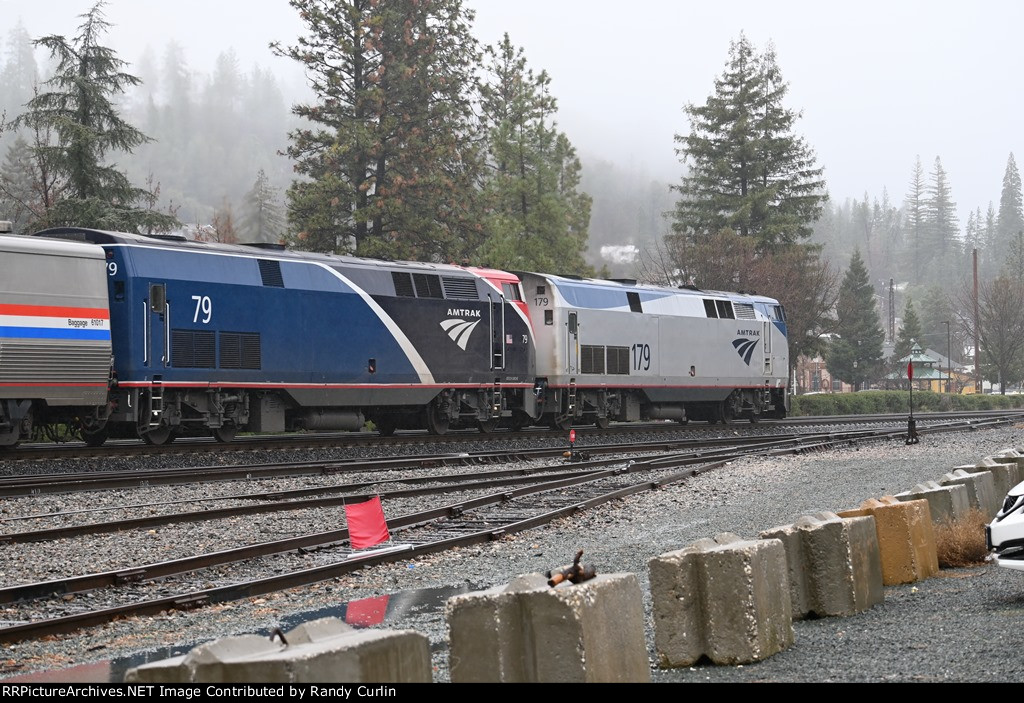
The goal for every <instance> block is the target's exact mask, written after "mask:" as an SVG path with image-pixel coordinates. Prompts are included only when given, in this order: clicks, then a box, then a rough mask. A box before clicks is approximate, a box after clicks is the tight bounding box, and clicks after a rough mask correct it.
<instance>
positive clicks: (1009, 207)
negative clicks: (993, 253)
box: [996, 153, 1024, 252]
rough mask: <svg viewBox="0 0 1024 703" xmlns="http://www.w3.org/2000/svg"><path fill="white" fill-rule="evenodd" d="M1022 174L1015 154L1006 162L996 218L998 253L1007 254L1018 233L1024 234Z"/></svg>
mask: <svg viewBox="0 0 1024 703" xmlns="http://www.w3.org/2000/svg"><path fill="white" fill-rule="evenodd" d="M1021 197H1022V196H1021V182H1020V172H1019V171H1018V170H1017V162H1016V161H1015V160H1014V158H1013V153H1011V154H1010V158H1009V159H1008V160H1007V162H1006V171H1005V172H1004V174H1003V190H1002V193H1000V195H999V214H998V215H997V216H996V242H997V246H998V251H1000V252H1005V251H1006V250H1007V247H1008V246H1009V245H1010V244H1011V243H1012V242H1013V241H1014V239H1015V238H1016V236H1017V233H1018V232H1024V202H1022V200H1021Z"/></svg>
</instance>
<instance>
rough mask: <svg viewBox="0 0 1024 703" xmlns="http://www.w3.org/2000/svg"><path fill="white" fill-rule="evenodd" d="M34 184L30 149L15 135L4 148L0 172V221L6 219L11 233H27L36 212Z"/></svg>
mask: <svg viewBox="0 0 1024 703" xmlns="http://www.w3.org/2000/svg"><path fill="white" fill-rule="evenodd" d="M37 181H38V178H37V176H36V172H35V167H34V164H33V160H32V149H31V148H30V147H29V144H28V142H27V141H25V139H24V137H22V136H21V135H18V136H17V138H16V139H15V140H14V143H13V144H11V146H10V147H8V149H7V154H6V156H5V157H4V164H3V170H2V171H0V219H3V220H10V221H11V223H12V224H13V226H14V231H15V232H23V231H25V230H27V229H28V228H29V223H30V222H31V221H32V219H33V213H34V212H35V211H37V210H38V209H39V197H38V194H37V191H36V184H37Z"/></svg>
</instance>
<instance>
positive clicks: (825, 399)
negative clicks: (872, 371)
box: [790, 391, 1024, 417]
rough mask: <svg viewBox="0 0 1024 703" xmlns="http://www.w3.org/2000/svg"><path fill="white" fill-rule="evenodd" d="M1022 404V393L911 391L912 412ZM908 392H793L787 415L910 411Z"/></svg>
mask: <svg viewBox="0 0 1024 703" xmlns="http://www.w3.org/2000/svg"><path fill="white" fill-rule="evenodd" d="M1020 407H1024V395H985V394H969V395H957V394H953V393H933V392H932V391H914V411H915V412H946V411H950V410H1002V409H1006V408H1020ZM909 412H910V393H909V392H908V391H862V392H860V393H819V394H815V395H796V396H793V397H792V399H791V404H790V415H792V416H794V417H799V416H802V415H865V414H870V413H909Z"/></svg>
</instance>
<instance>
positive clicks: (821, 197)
mask: <svg viewBox="0 0 1024 703" xmlns="http://www.w3.org/2000/svg"><path fill="white" fill-rule="evenodd" d="M787 90H788V87H787V85H786V83H785V82H784V81H783V80H782V74H781V71H780V69H779V66H778V63H777V61H776V57H775V52H774V50H773V49H772V48H771V47H769V48H768V50H767V51H765V52H764V53H763V54H760V55H758V54H757V53H756V52H755V50H754V47H753V46H752V45H751V43H750V42H749V41H748V40H747V38H746V37H745V36H744V35H742V34H741V35H740V38H739V40H738V41H734V42H732V43H731V45H730V48H729V59H728V61H727V63H726V66H725V70H724V72H723V73H722V75H721V76H719V77H718V78H716V80H715V92H714V93H713V94H712V95H711V96H709V97H708V99H707V101H706V102H705V103H704V105H699V106H698V105H694V104H689V105H687V106H686V108H685V111H686V113H687V115H688V116H689V118H690V126H691V131H690V133H689V134H688V135H686V136H681V135H678V134H677V135H676V143H677V144H679V147H678V148H677V149H676V153H677V154H678V155H679V156H680V157H681V161H682V162H683V163H684V164H685V165H686V166H687V167H688V173H687V175H686V176H685V177H684V178H683V180H682V183H681V185H679V186H675V187H674V188H675V190H677V191H678V192H679V194H680V196H681V197H680V199H679V200H678V202H677V204H676V209H675V212H674V216H673V220H674V221H673V230H674V231H675V232H676V233H677V234H679V235H682V236H685V237H695V238H699V237H707V236H709V235H713V234H715V233H716V232H718V231H720V230H722V229H724V228H730V229H732V230H734V231H736V232H738V233H739V234H741V235H743V236H749V237H753V238H754V240H755V241H756V242H757V248H758V251H759V252H760V251H771V250H773V249H774V248H776V247H778V246H781V245H785V244H791V243H794V242H798V241H800V240H802V239H805V238H807V237H808V236H809V235H810V234H811V224H812V223H813V222H814V221H815V220H816V219H817V218H818V216H819V215H820V214H821V210H822V203H823V202H824V201H825V199H826V196H825V194H824V186H825V184H824V181H823V180H822V178H821V176H822V169H821V168H819V167H817V166H816V165H815V156H814V152H813V150H811V149H810V147H808V146H807V144H806V143H805V142H804V140H803V138H801V137H798V136H796V135H794V134H793V132H792V129H793V126H794V124H795V123H796V120H797V118H798V117H799V113H797V112H794V111H793V110H790V109H787V108H785V107H783V100H784V98H785V96H786V92H787Z"/></svg>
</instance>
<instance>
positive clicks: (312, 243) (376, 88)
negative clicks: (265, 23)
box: [274, 0, 482, 260]
mask: <svg viewBox="0 0 1024 703" xmlns="http://www.w3.org/2000/svg"><path fill="white" fill-rule="evenodd" d="M290 3H291V5H292V7H294V8H295V9H296V10H297V11H298V12H299V13H300V15H301V17H302V19H303V21H304V22H305V24H306V26H307V28H308V31H309V33H308V35H307V36H304V37H300V38H299V41H298V44H297V45H295V46H292V47H289V48H283V47H281V46H280V45H274V48H275V50H276V51H277V52H278V53H279V54H280V55H284V56H288V57H291V58H293V59H295V60H296V61H298V62H300V63H302V64H303V66H304V67H305V69H306V75H307V76H308V77H309V79H310V82H311V86H312V88H313V91H314V93H315V94H316V102H314V103H312V104H302V105H296V106H295V107H294V108H293V112H294V113H295V114H296V115H298V116H300V117H302V118H305V119H307V120H308V121H309V122H311V123H312V124H313V127H303V128H300V129H296V130H294V131H293V132H292V133H291V135H290V136H291V145H290V146H289V147H288V154H289V155H290V156H291V157H292V158H293V159H295V161H296V170H297V171H298V172H299V173H300V174H302V175H303V176H305V177H306V178H305V179H302V180H299V181H296V182H295V183H294V184H293V185H292V187H291V188H290V189H289V191H288V201H289V220H290V221H291V223H292V225H293V227H295V229H296V239H297V241H298V243H299V244H300V245H301V246H306V247H308V248H311V249H316V250H322V251H323V250H335V249H351V250H353V251H356V252H358V253H360V254H364V255H371V256H373V255H380V256H388V257H393V258H419V259H435V260H436V259H455V258H462V256H464V255H465V254H466V252H468V251H472V250H473V249H474V248H475V247H476V245H477V244H478V243H479V241H480V239H481V238H482V227H481V224H480V218H479V216H478V214H477V212H476V209H475V206H476V204H477V198H476V197H475V194H476V191H475V182H476V178H477V176H478V163H479V156H478V154H477V147H476V142H475V139H474V136H475V135H474V129H473V123H472V100H471V89H472V87H473V78H472V72H473V70H474V68H475V66H476V61H477V54H476V43H475V41H474V39H473V38H472V36H471V35H470V33H469V22H470V21H471V20H472V17H473V15H472V12H471V11H469V10H467V9H465V8H464V7H463V5H462V2H461V0H290Z"/></svg>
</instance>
